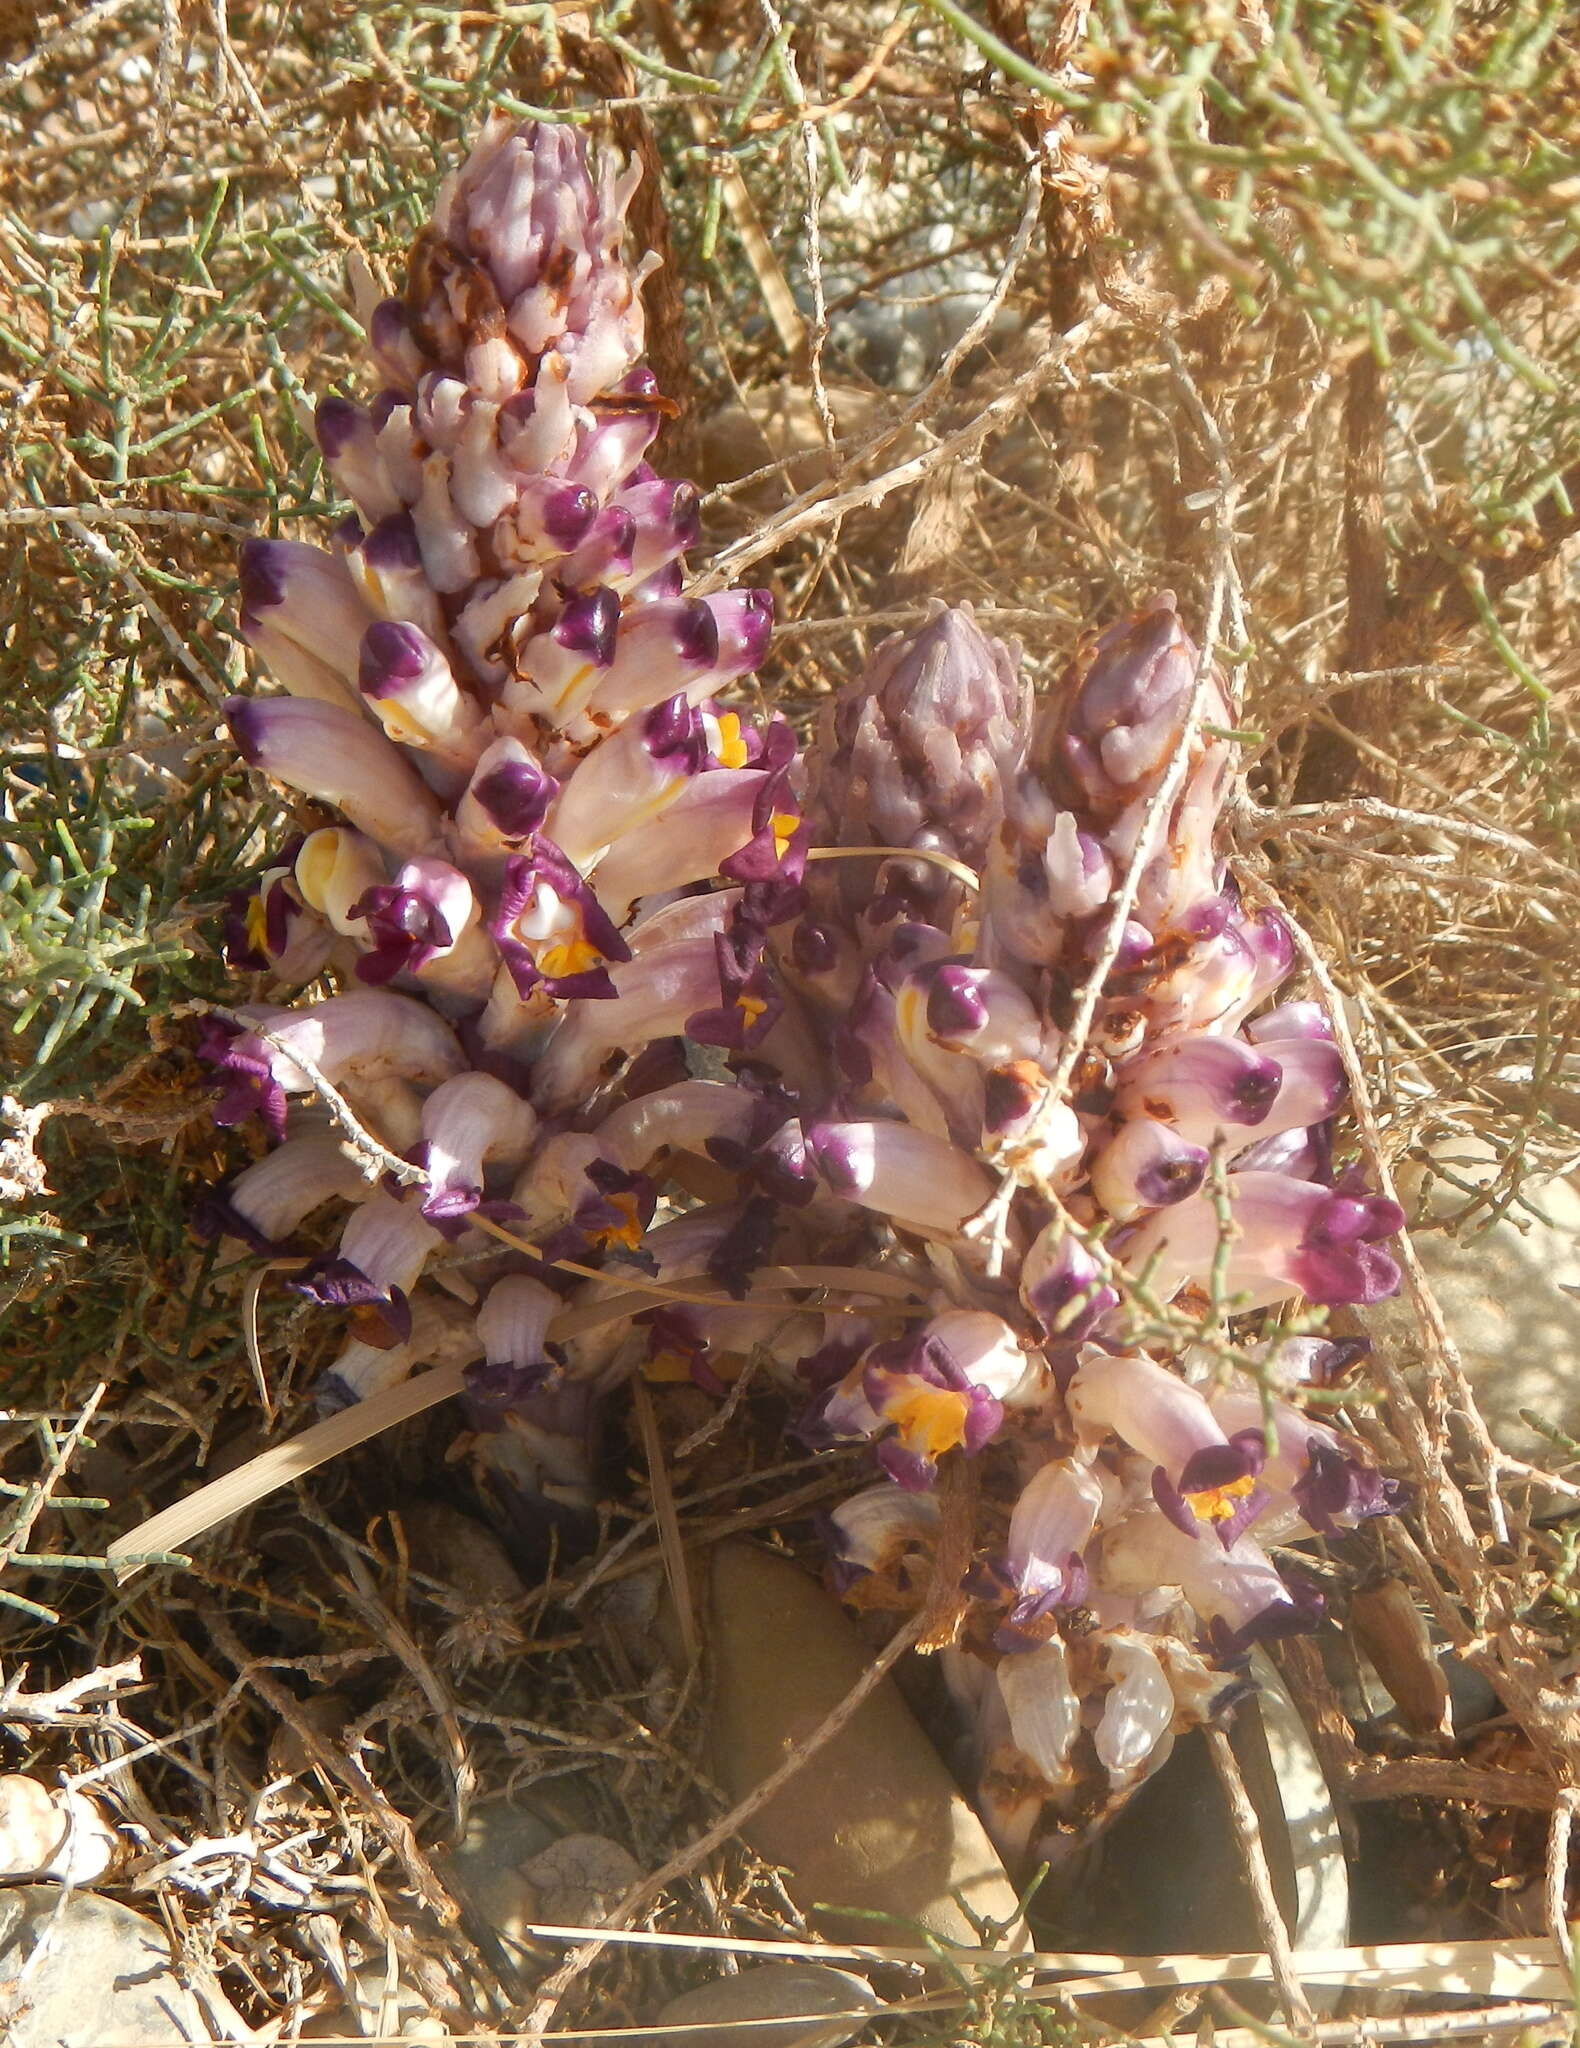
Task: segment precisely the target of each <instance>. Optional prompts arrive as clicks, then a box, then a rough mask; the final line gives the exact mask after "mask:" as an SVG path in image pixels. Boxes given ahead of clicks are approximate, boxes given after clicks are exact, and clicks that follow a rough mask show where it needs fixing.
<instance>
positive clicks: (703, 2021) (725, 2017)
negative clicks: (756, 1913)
mask: <svg viewBox="0 0 1580 2048" xmlns="http://www.w3.org/2000/svg"><path fill="white" fill-rule="evenodd" d="M880 2008H881V2001H880V1999H879V1998H878V1996H877V1994H876V1993H875V1992H874V1990H873V1988H872V1986H871V1985H870V1984H868V1983H867V1982H866V1981H865V1980H864V1979H863V1978H861V1977H853V1976H852V1975H851V1973H850V1972H849V1971H848V1970H832V1969H829V1968H828V1967H827V1965H826V1964H823V1963H765V1964H764V1965H763V1966H762V1968H761V1969H755V1970H742V1971H741V1972H740V1974H739V1975H738V1976H735V1977H717V1978H715V1979H714V1981H713V1982H712V1983H711V1984H699V1985H698V1986H697V1988H696V1990H695V1991H683V1992H682V1993H681V1995H680V1996H679V1998H672V1999H671V2000H670V2001H669V2003H668V2005H666V2006H665V2007H664V2010H663V2011H662V2012H661V2013H660V2014H659V2016H658V2025H659V2026H661V2027H679V2026H686V2027H688V2028H691V2029H693V2031H691V2032H688V2033H685V2034H656V2035H654V2036H653V2039H652V2042H651V2044H648V2043H643V2044H641V2048H661V2044H662V2043H665V2042H673V2044H674V2048H744V2044H745V2043H747V2042H750V2043H751V2048H844V2044H845V2043H846V2042H847V2041H854V2040H855V2038H856V2036H857V2035H858V2034H859V2033H860V2032H861V2030H862V2028H863V2026H864V2025H865V2024H866V2022H865V2020H863V2019H850V2018H846V2019H840V2020H836V2021H835V2022H833V2024H826V2023H823V2022H822V2020H821V2016H822V2015H823V2014H825V2013H846V2014H851V2013H873V2012H877V2011H879V2010H880ZM809 2016H810V2017H809ZM746 2020H755V2021H759V2022H760V2021H763V2020H782V2021H783V2024H782V2025H781V2026H777V2027H770V2026H762V2025H756V2026H753V2027H752V2028H751V2029H750V2031H749V2032H748V2031H746V2030H745V2029H744V2028H743V2026H742V2022H743V2021H746Z"/></svg>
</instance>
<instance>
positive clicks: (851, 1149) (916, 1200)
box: [805, 1123, 993, 1232]
mask: <svg viewBox="0 0 1580 2048" xmlns="http://www.w3.org/2000/svg"><path fill="white" fill-rule="evenodd" d="M805 1128H806V1145H807V1152H808V1154H809V1155H810V1157H811V1160H812V1163H813V1165H814V1166H815V1167H816V1168H817V1171H818V1174H819V1176H820V1178H821V1179H822V1181H823V1184H824V1185H825V1186H826V1187H827V1188H828V1189H829V1191H830V1192H831V1193H833V1194H836V1195H840V1196H842V1197H843V1198H844V1200H846V1201H847V1202H859V1203H861V1204H862V1206H863V1207H865V1208H868V1209H876V1210H877V1211H878V1212H879V1214H880V1215H884V1216H892V1217H893V1218H894V1219H895V1221H896V1222H898V1223H903V1224H909V1225H910V1226H911V1227H912V1228H913V1229H917V1230H923V1231H944V1232H952V1231H956V1230H958V1229H959V1228H960V1226H961V1225H962V1224H963V1223H964V1222H965V1221H966V1219H967V1217H969V1216H974V1215H975V1214H976V1212H977V1210H978V1209H980V1208H981V1207H982V1205H983V1204H984V1203H985V1202H986V1201H987V1199H988V1197H989V1195H991V1194H992V1192H993V1183H992V1181H991V1180H990V1179H989V1177H988V1175H987V1174H986V1173H984V1172H983V1170H982V1168H981V1167H980V1166H978V1165H977V1163H976V1161H975V1160H974V1159H971V1158H968V1157H967V1155H966V1154H965V1153H964V1152H961V1151H960V1150H959V1149H958V1148H957V1147H955V1146H953V1145H951V1144H949V1143H948V1142H947V1141H946V1140H944V1139H942V1138H935V1137H932V1136H930V1135H929V1134H928V1133H927V1132H925V1131H918V1130H913V1129H912V1128H911V1126H910V1125H909V1124H896V1123H813V1124H809V1125H807V1126H806V1127H805Z"/></svg>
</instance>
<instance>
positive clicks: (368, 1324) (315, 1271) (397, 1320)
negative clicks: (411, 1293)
mask: <svg viewBox="0 0 1580 2048" xmlns="http://www.w3.org/2000/svg"><path fill="white" fill-rule="evenodd" d="M287 1285H288V1286H289V1287H290V1288H291V1290H292V1292H293V1293H296V1294H301V1295H305V1296H306V1297H307V1299H308V1300H309V1301H316V1302H319V1303H321V1304H322V1305H323V1306H324V1307H326V1308H349V1309H350V1310H351V1312H352V1313H351V1330H352V1334H353V1335H354V1336H356V1337H358V1338H359V1339H360V1340H361V1341H362V1342H363V1343H364V1344H371V1345H373V1346H374V1347H375V1348H376V1349H378V1350H380V1351H389V1350H393V1349H394V1347H395V1346H396V1345H397V1344H404V1343H405V1342H406V1340H407V1338H408V1337H410V1335H411V1331H412V1313H411V1303H410V1301H408V1299H407V1297H406V1294H405V1291H404V1289H402V1288H399V1287H390V1288H383V1287H380V1286H378V1284H377V1283H376V1282H375V1281H372V1280H370V1279H369V1278H368V1277H367V1275H366V1274H365V1273H364V1272H363V1271H362V1270H361V1268H360V1267H358V1266H354V1265H352V1263H351V1261H350V1260H349V1259H338V1258H332V1257H325V1258H321V1259H315V1260H313V1262H312V1263H311V1264H310V1265H309V1266H307V1267H306V1268H304V1270H303V1271H302V1272H300V1273H299V1274H297V1275H296V1277H295V1278H294V1279H293V1280H290V1281H288V1282H287Z"/></svg>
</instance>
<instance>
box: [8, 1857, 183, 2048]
mask: <svg viewBox="0 0 1580 2048" xmlns="http://www.w3.org/2000/svg"><path fill="white" fill-rule="evenodd" d="M170 1960H171V1958H170V1944H169V1942H168V1941H166V1939H165V1936H164V1933H163V1931H162V1929H160V1928H158V1927H156V1926H155V1925H154V1924H153V1922H152V1921H150V1920H145V1919H144V1918H143V1916H142V1915H141V1913H134V1912H133V1911H132V1909H131V1908H130V1906H122V1905H118V1904H117V1903H116V1902H115V1900H114V1899H101V1898H99V1897H98V1896H97V1895H96V1894H95V1893H93V1892H72V1893H70V1894H63V1893H62V1891H61V1889H60V1887H59V1885H53V1884H35V1885H24V1886H23V1887H22V1888H21V1889H20V1890H17V1891H8V1892H0V2039H3V2040H4V2041H5V2043H6V2048H104V2044H105V2043H110V2042H113V2043H114V2048H174V2044H176V2043H178V2042H181V2041H207V2040H208V2039H210V2038H211V2036H210V2030H209V2028H208V2026H207V2025H206V2024H205V2022H204V2019H203V2014H202V2010H201V2008H200V2007H199V2005H198V2002H197V2000H196V1999H195V1998H194V1997H193V1996H192V1993H191V1992H190V1991H188V1990H187V1989H186V1988H185V1987H184V1986H183V1985H182V1984H180V1983H178V1982H177V1981H176V1978H175V1976H174V1974H173V1973H172V1971H171V1968H170Z"/></svg>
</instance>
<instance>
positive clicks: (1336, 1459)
mask: <svg viewBox="0 0 1580 2048" xmlns="http://www.w3.org/2000/svg"><path fill="white" fill-rule="evenodd" d="M1292 1490H1293V1493H1294V1496H1295V1500H1296V1501H1297V1503H1298V1504H1299V1507H1300V1512H1301V1514H1302V1515H1303V1516H1304V1517H1305V1519H1306V1521H1307V1522H1309V1523H1310V1525H1311V1527H1312V1528H1313V1529H1315V1530H1316V1532H1317V1534H1318V1535H1319V1536H1336V1535H1341V1534H1342V1533H1343V1531H1344V1530H1345V1529H1346V1528H1349V1527H1352V1526H1353V1525H1354V1524H1355V1523H1356V1522H1363V1521H1370V1520H1371V1519H1372V1518H1373V1517H1375V1516H1378V1515H1396V1514H1399V1513H1401V1512H1402V1511H1403V1510H1404V1509H1405V1508H1406V1507H1408V1506H1409V1503H1410V1489H1409V1487H1408V1486H1407V1485H1405V1484H1404V1482H1403V1481H1402V1480H1398V1479H1390V1478H1388V1477H1387V1476H1386V1475H1385V1474H1383V1473H1381V1472H1379V1471H1377V1470H1376V1468H1375V1467H1374V1466H1371V1465H1368V1464H1366V1462H1365V1461H1364V1460H1363V1459H1361V1458H1359V1457H1356V1456H1355V1455H1354V1453H1352V1452H1350V1451H1347V1450H1345V1448H1344V1446H1343V1445H1342V1444H1336V1443H1329V1442H1327V1441H1325V1440H1324V1439H1323V1438H1321V1437H1319V1436H1316V1435H1313V1436H1312V1437H1310V1438H1309V1439H1308V1441H1307V1445H1306V1470H1305V1471H1304V1473H1302V1475H1301V1476H1300V1478H1299V1479H1298V1480H1296V1482H1295V1485H1294V1487H1293V1489H1292ZM1341 1516H1342V1517H1344V1518H1345V1519H1344V1521H1342V1522H1341V1521H1340V1519H1339V1518H1340V1517H1341Z"/></svg>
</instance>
